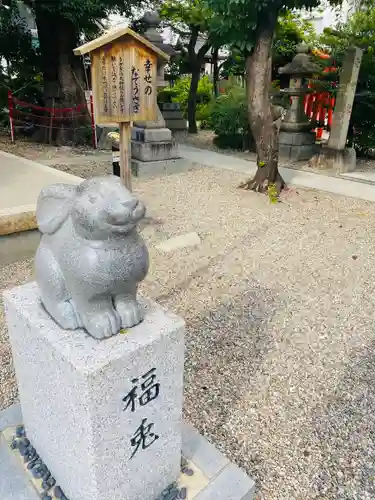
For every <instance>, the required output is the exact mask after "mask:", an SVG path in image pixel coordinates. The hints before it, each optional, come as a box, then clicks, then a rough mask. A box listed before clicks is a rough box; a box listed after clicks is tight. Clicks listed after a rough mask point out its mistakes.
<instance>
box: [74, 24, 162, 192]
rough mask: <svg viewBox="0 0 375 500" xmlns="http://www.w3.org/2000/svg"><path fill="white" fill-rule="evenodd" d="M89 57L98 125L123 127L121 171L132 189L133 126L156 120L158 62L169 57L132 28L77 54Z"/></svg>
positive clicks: (121, 136)
mask: <svg viewBox="0 0 375 500" xmlns="http://www.w3.org/2000/svg"><path fill="white" fill-rule="evenodd" d="M87 53H90V56H91V77H92V90H93V101H94V115H95V121H96V123H98V124H103V125H104V124H108V123H111V124H112V123H119V124H120V167H121V177H122V178H123V180H124V182H125V185H126V186H127V187H128V188H129V189H131V170H130V165H129V163H130V161H129V159H130V145H131V141H130V123H131V122H132V121H135V120H137V121H146V120H156V119H157V103H156V100H157V86H156V80H157V66H158V59H165V60H166V61H168V60H169V56H168V55H167V54H165V53H164V52H162V51H161V50H160V49H159V48H158V47H156V46H155V45H153V44H152V43H151V42H149V41H148V40H147V39H146V38H144V37H142V36H140V35H138V34H137V33H135V32H134V31H132V30H130V29H129V28H120V29H117V30H112V31H111V32H109V33H107V34H105V35H103V36H101V37H99V38H97V39H96V40H93V41H92V42H89V43H87V44H85V45H82V46H81V47H78V48H77V49H75V50H74V54H75V55H84V54H87Z"/></svg>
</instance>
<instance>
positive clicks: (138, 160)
mask: <svg viewBox="0 0 375 500" xmlns="http://www.w3.org/2000/svg"><path fill="white" fill-rule="evenodd" d="M134 125H135V126H134V127H133V129H132V161H131V167H132V173H133V175H135V176H136V177H141V176H142V177H145V176H153V175H163V174H171V173H176V172H181V171H184V170H187V169H188V168H189V167H190V164H189V162H187V161H186V160H184V159H183V158H181V157H180V155H179V154H178V150H177V145H176V144H175V142H174V140H173V139H172V133H171V131H170V130H169V129H168V128H166V127H165V122H164V120H163V118H162V117H161V115H160V119H159V121H158V122H156V123H154V122H146V123H139V122H136V123H135V124H134Z"/></svg>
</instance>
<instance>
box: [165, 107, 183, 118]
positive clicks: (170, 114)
mask: <svg viewBox="0 0 375 500" xmlns="http://www.w3.org/2000/svg"><path fill="white" fill-rule="evenodd" d="M163 117H164V120H183V116H182V112H181V110H180V109H179V108H175V109H168V110H167V109H165V110H163Z"/></svg>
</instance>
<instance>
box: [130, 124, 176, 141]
mask: <svg viewBox="0 0 375 500" xmlns="http://www.w3.org/2000/svg"><path fill="white" fill-rule="evenodd" d="M171 140H172V132H171V131H170V130H169V129H168V128H156V129H147V128H139V127H133V128H132V141H139V142H163V141H171Z"/></svg>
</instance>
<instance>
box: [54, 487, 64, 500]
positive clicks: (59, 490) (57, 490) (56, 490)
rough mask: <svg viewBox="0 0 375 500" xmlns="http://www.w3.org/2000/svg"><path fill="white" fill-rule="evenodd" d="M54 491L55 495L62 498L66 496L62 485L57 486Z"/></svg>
mask: <svg viewBox="0 0 375 500" xmlns="http://www.w3.org/2000/svg"><path fill="white" fill-rule="evenodd" d="M53 493H54V495H55V497H56V498H59V499H60V500H61V499H62V498H63V496H64V493H63V490H62V489H61V488H60V486H56V487H55V489H54V490H53Z"/></svg>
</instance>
